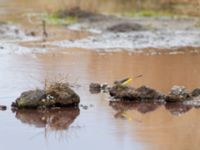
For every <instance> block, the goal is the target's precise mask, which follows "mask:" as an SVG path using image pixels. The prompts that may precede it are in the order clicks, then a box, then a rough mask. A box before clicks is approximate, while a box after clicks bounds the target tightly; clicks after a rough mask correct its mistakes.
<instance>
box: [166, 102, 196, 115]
mask: <svg viewBox="0 0 200 150" xmlns="http://www.w3.org/2000/svg"><path fill="white" fill-rule="evenodd" d="M192 107H193V106H189V105H184V104H183V103H167V104H165V108H166V109H167V110H168V111H169V112H170V113H171V114H172V115H180V114H184V113H186V112H188V111H189V110H190V109H192Z"/></svg>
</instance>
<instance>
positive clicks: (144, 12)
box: [123, 10, 175, 17]
mask: <svg viewBox="0 0 200 150" xmlns="http://www.w3.org/2000/svg"><path fill="white" fill-rule="evenodd" d="M123 15H124V16H129V17H162V16H167V17H173V16H175V14H173V13H169V12H162V11H156V10H141V11H129V12H125V13H123Z"/></svg>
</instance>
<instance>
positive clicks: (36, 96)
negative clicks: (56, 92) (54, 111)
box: [12, 89, 46, 108]
mask: <svg viewBox="0 0 200 150" xmlns="http://www.w3.org/2000/svg"><path fill="white" fill-rule="evenodd" d="M45 99H46V92H45V91H44V90H39V89H37V90H30V91H26V92H23V93H22V94H21V96H20V97H19V98H17V100H16V101H15V102H14V103H13V104H12V106H14V107H17V108H36V107H38V106H41V105H43V100H45Z"/></svg>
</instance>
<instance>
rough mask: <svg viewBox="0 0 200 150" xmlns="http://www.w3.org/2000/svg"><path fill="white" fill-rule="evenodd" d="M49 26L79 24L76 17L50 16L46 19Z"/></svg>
mask: <svg viewBox="0 0 200 150" xmlns="http://www.w3.org/2000/svg"><path fill="white" fill-rule="evenodd" d="M45 20H46V22H47V23H48V24H74V23H77V22H78V19H77V18H76V17H64V18H60V17H58V16H56V15H50V16H47V17H46V18H45Z"/></svg>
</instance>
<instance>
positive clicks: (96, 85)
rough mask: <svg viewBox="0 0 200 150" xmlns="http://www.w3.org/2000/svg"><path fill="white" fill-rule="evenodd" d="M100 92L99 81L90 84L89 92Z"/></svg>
mask: <svg viewBox="0 0 200 150" xmlns="http://www.w3.org/2000/svg"><path fill="white" fill-rule="evenodd" d="M100 92H101V85H100V84H99V83H91V84H90V93H92V94H97V93H100Z"/></svg>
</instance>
